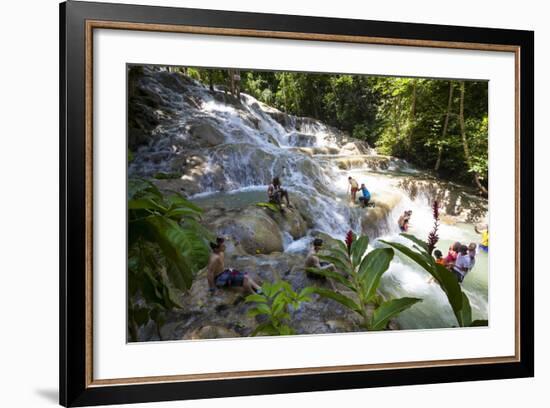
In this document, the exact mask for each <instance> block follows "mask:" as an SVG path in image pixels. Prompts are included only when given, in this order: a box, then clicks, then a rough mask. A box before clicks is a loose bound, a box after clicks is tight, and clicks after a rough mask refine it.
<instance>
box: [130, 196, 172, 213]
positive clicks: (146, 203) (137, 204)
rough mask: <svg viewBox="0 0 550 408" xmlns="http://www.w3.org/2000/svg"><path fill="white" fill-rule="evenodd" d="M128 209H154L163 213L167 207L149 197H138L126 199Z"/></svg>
mask: <svg viewBox="0 0 550 408" xmlns="http://www.w3.org/2000/svg"><path fill="white" fill-rule="evenodd" d="M128 210H156V211H160V212H162V213H164V212H166V211H167V210H168V209H167V208H166V207H163V206H162V205H160V204H159V203H157V202H156V201H155V200H153V199H151V198H138V199H136V200H129V201H128Z"/></svg>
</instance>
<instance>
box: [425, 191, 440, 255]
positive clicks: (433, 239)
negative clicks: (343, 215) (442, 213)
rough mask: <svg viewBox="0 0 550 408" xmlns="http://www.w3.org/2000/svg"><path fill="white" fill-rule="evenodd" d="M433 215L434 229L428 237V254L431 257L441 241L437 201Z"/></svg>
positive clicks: (433, 208) (433, 207)
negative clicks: (438, 233)
mask: <svg viewBox="0 0 550 408" xmlns="http://www.w3.org/2000/svg"><path fill="white" fill-rule="evenodd" d="M432 213H433V217H434V227H433V229H432V231H431V232H430V234H429V235H428V252H429V253H430V255H431V254H432V252H433V250H434V249H435V245H436V244H437V242H438V241H439V235H437V230H438V229H439V203H438V202H437V201H434V203H433V205H432Z"/></svg>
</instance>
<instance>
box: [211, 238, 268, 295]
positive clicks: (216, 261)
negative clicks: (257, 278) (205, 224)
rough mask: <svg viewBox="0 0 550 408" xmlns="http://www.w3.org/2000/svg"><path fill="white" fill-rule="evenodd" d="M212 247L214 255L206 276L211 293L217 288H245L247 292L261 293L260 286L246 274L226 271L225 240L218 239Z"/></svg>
mask: <svg viewBox="0 0 550 408" xmlns="http://www.w3.org/2000/svg"><path fill="white" fill-rule="evenodd" d="M210 247H211V248H212V254H211V255H210V259H209V260H208V272H207V275H206V277H207V279H208V290H209V291H210V293H214V292H215V290H216V287H218V288H224V287H227V288H230V287H243V288H244V290H245V291H246V292H250V293H261V288H260V286H259V285H258V284H257V283H256V282H254V281H253V280H252V279H251V278H250V277H249V276H248V274H247V273H246V272H240V271H238V270H236V269H224V258H225V254H224V251H225V239H224V238H221V237H218V238H216V243H213V242H212V243H210Z"/></svg>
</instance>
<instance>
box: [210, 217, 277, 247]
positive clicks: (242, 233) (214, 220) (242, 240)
mask: <svg viewBox="0 0 550 408" xmlns="http://www.w3.org/2000/svg"><path fill="white" fill-rule="evenodd" d="M205 220H206V225H207V227H208V228H209V229H210V230H211V231H213V232H214V233H215V234H216V235H219V236H224V237H228V238H231V240H232V241H233V242H234V243H235V244H236V245H240V246H241V247H242V248H243V249H244V251H246V253H248V254H259V253H261V254H269V253H272V252H282V251H283V238H282V234H281V230H280V227H279V225H278V224H277V222H276V221H275V220H274V219H273V218H271V217H270V216H269V215H268V214H267V213H266V210H264V209H263V208H260V207H257V206H250V207H248V208H246V209H244V210H228V211H224V212H223V214H219V213H218V214H216V215H214V216H212V214H206V215H205Z"/></svg>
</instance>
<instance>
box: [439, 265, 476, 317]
mask: <svg viewBox="0 0 550 408" xmlns="http://www.w3.org/2000/svg"><path fill="white" fill-rule="evenodd" d="M432 271H433V273H432V276H433V277H434V278H435V279H436V280H437V282H438V283H439V286H441V289H443V291H444V292H445V294H446V295H447V299H448V300H449V303H450V304H451V308H452V309H453V312H454V314H455V316H456V320H457V322H458V324H459V326H464V320H463V317H464V316H465V315H463V313H462V305H463V300H464V298H465V297H466V295H464V294H463V293H462V289H461V287H460V284H459V283H458V279H456V276H455V274H454V273H452V272H451V271H450V270H448V269H447V268H445V267H444V266H442V265H439V264H436V265H435V268H434V269H432ZM466 299H468V298H467V297H466ZM469 305H470V303H469V302H468V307H469ZM466 313H467V312H466ZM470 313H471V312H470ZM466 317H467V315H466ZM470 319H471V314H470Z"/></svg>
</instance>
